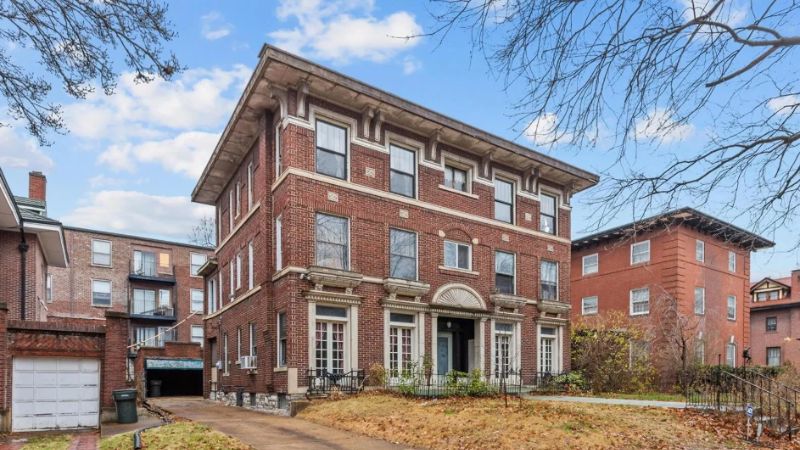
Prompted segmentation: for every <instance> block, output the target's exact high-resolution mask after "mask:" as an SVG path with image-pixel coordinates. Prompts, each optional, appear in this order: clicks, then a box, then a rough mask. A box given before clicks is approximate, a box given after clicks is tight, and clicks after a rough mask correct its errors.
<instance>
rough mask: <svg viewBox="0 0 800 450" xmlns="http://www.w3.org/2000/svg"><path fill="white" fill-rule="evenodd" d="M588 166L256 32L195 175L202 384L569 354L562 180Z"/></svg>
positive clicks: (561, 365)
mask: <svg viewBox="0 0 800 450" xmlns="http://www.w3.org/2000/svg"><path fill="white" fill-rule="evenodd" d="M596 182H597V177H596V176H595V175H593V174H591V173H588V172H585V171H583V170H581V169H578V168H575V167H573V166H570V165H568V164H565V163H563V162H560V161H557V160H555V159H552V158H550V157H547V156H544V155H542V154H539V153H536V152H534V151H532V150H530V149H527V148H524V147H521V146H519V145H517V144H514V143H512V142H509V141H506V140H504V139H501V138H498V137H496V136H493V135H491V134H489V133H486V132H485V131H482V130H479V129H476V128H473V127H471V126H468V125H466V124H464V123H461V122H458V121H455V120H453V119H451V118H449V117H446V116H443V115H441V114H438V113H435V112H433V111H431V110H428V109H426V108H424V107H422V106H419V105H417V104H414V103H411V102H409V101H407V100H404V99H401V98H398V97H396V96H394V95H392V94H389V93H386V92H384V91H381V90H379V89H376V88H374V87H372V86H369V85H366V84H364V83H362V82H359V81H356V80H354V79H352V78H349V77H347V76H344V75H342V74H339V73H336V72H334V71H331V70H329V69H326V68H324V67H321V66H319V65H316V64H314V63H312V62H309V61H307V60H304V59H301V58H298V57H296V56H294V55H291V54H288V53H286V52H284V51H281V50H279V49H276V48H273V47H270V46H265V47H264V49H263V50H262V52H261V55H260V61H259V64H258V67H257V68H256V70H255V72H254V74H253V76H252V77H251V79H250V81H249V83H248V85H247V87H246V89H245V92H244V93H243V95H242V97H241V99H240V101H239V103H238V105H237V107H236V109H235V111H234V113H233V116H232V118H231V119H230V121H229V123H228V125H227V127H226V128H225V131H224V133H223V135H222V137H221V139H220V141H219V143H218V145H217V147H216V149H215V150H214V152H213V154H212V156H211V159H210V161H209V162H208V165H207V166H206V168H205V170H204V172H203V174H202V176H201V177H200V180H199V181H198V183H197V186H196V187H195V190H194V192H193V200H194V201H196V202H201V203H206V204H211V205H214V206H215V207H216V209H217V223H218V233H219V235H218V236H219V238H218V242H219V245H218V247H217V251H216V257H215V258H214V259H213V260H210V261H209V263H208V264H206V265H205V266H204V267H203V268H202V269H201V272H202V274H203V275H204V276H205V278H206V283H207V287H206V292H207V296H206V297H207V301H206V316H205V339H206V341H207V344H206V346H205V350H204V351H205V368H206V372H205V373H206V384H205V394H206V395H216V394H217V392H218V391H225V392H231V391H234V390H235V389H243V390H244V391H245V392H248V393H252V394H256V395H255V396H251V399H252V400H251V401H252V402H253V404H254V405H258V406H264V400H265V399H272V400H274V399H275V397H274V396H273V394H288V395H292V394H301V393H303V392H304V391H305V390H306V389H307V387H308V386H309V384H313V383H316V382H318V381H319V380H320V378H321V377H323V376H324V375H325V374H343V373H348V372H350V371H353V370H363V369H369V368H370V367H371V366H373V365H375V364H380V365H382V366H384V367H385V368H386V369H389V370H390V372H389V373H393V372H396V371H397V370H399V369H401V368H407V367H410V366H414V365H419V364H421V362H422V361H423V360H425V359H426V355H427V358H428V360H429V361H430V364H431V366H432V367H431V369H432V372H433V373H447V372H449V371H452V370H458V371H469V370H474V369H479V370H481V371H483V372H484V373H492V372H494V373H500V372H502V371H504V370H507V369H512V368H513V369H515V370H521V371H522V372H523V373H525V374H528V375H532V374H535V373H537V372H538V373H541V372H548V373H556V372H560V371H563V370H567V369H568V368H569V357H568V355H569V340H568V336H569V307H570V306H569V305H570V301H569V299H570V290H569V273H570V209H571V207H570V198H571V196H572V195H573V194H574V193H576V192H578V191H581V190H583V189H586V188H587V187H590V186H592V185H594V184H595V183H596ZM267 394H269V395H267ZM267 403H269V404H270V405H269V406H274V405H273V404H272V403H271V402H267Z"/></svg>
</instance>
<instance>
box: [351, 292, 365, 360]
mask: <svg viewBox="0 0 800 450" xmlns="http://www.w3.org/2000/svg"><path fill="white" fill-rule="evenodd" d="M349 325H350V327H349V328H350V370H353V369H362V367H358V306H356V305H353V306H351V307H350V323H349Z"/></svg>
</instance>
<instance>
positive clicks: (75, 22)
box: [0, 0, 181, 145]
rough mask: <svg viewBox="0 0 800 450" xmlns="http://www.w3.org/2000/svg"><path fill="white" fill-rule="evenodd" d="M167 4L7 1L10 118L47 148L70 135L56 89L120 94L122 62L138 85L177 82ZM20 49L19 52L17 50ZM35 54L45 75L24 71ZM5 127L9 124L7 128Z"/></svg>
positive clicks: (0, 34)
mask: <svg viewBox="0 0 800 450" xmlns="http://www.w3.org/2000/svg"><path fill="white" fill-rule="evenodd" d="M166 14H167V5H166V4H165V3H162V2H161V1H159V0H105V1H90V0H58V1H40V0H9V1H3V2H0V24H2V26H0V39H2V40H3V41H4V42H5V46H3V47H2V48H0V93H1V94H2V95H3V97H5V100H6V102H7V103H8V110H9V113H10V116H11V118H12V119H14V120H19V121H21V122H22V123H23V124H24V126H25V127H26V128H27V129H28V131H29V132H30V134H31V135H32V136H33V137H35V138H36V139H37V140H38V141H39V143H40V144H43V145H44V144H48V141H47V134H48V132H51V131H52V132H63V131H64V123H63V119H62V116H61V108H60V106H59V105H57V104H54V103H50V102H48V100H47V98H48V95H49V93H50V91H51V89H52V86H53V84H54V83H55V84H60V85H62V86H63V88H64V91H65V92H66V93H67V94H69V95H70V96H72V97H74V98H78V99H83V98H85V97H86V95H87V94H89V93H90V92H92V91H93V90H94V83H95V82H99V84H100V86H101V87H102V89H103V91H104V92H105V93H106V94H108V95H110V94H112V93H113V92H114V89H115V87H116V79H117V73H116V71H115V70H114V60H115V59H116V58H122V59H123V60H124V61H125V66H127V68H128V69H129V70H132V71H133V72H135V74H136V75H135V79H136V81H138V82H149V81H151V80H153V79H154V77H156V76H160V77H162V78H165V79H169V78H170V77H171V76H172V75H173V74H175V73H176V72H178V71H179V70H180V69H181V67H180V65H179V63H178V60H177V59H176V57H175V55H173V54H172V53H167V52H165V50H164V48H163V44H164V43H165V42H167V41H170V40H172V39H173V38H174V37H175V36H176V34H175V32H174V31H173V30H172V24H171V23H170V22H169V21H168V20H167V17H166ZM14 49H16V50H14ZM28 49H30V50H32V51H33V53H34V56H35V58H34V59H38V62H39V65H40V67H41V69H43V72H44V73H37V72H38V71H31V70H28V69H27V68H25V67H23V65H22V64H20V60H22V59H24V58H22V57H21V56H20V55H21V54H22V52H24V51H27V50H28ZM0 125H8V124H7V123H5V124H0Z"/></svg>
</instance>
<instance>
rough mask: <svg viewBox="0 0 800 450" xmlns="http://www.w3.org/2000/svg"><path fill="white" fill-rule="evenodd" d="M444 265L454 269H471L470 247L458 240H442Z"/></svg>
mask: <svg viewBox="0 0 800 450" xmlns="http://www.w3.org/2000/svg"><path fill="white" fill-rule="evenodd" d="M444 265H445V267H451V268H454V269H462V270H472V247H470V246H469V245H468V244H462V243H460V242H453V241H444Z"/></svg>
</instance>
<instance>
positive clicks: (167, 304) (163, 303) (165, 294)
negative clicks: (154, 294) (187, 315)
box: [158, 289, 202, 310]
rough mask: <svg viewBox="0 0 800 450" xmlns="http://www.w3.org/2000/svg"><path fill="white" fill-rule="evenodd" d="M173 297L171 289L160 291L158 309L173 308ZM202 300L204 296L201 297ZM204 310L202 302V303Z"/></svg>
mask: <svg viewBox="0 0 800 450" xmlns="http://www.w3.org/2000/svg"><path fill="white" fill-rule="evenodd" d="M171 296H172V291H170V290H169V289H159V290H158V308H159V309H161V310H163V309H165V308H171V307H172V302H171V301H170V297H171ZM201 298H202V295H201ZM200 304H201V308H202V301H201V302H200Z"/></svg>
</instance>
